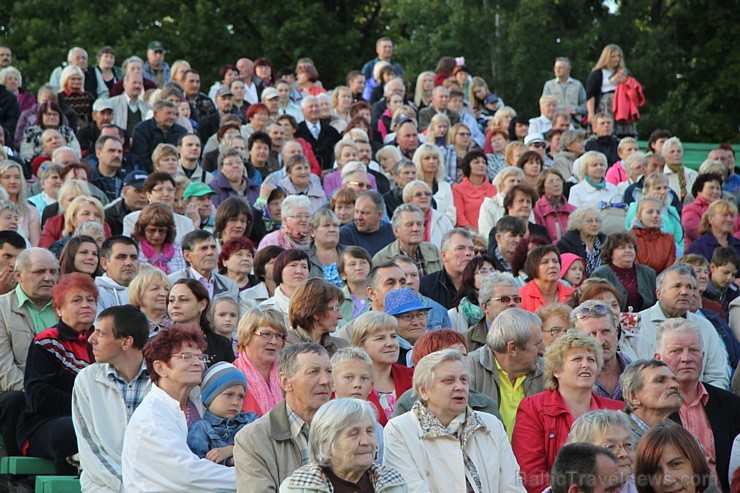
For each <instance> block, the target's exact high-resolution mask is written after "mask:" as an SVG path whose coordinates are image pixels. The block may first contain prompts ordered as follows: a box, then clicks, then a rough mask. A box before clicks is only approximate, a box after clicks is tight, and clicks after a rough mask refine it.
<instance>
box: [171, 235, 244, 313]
mask: <svg viewBox="0 0 740 493" xmlns="http://www.w3.org/2000/svg"><path fill="white" fill-rule="evenodd" d="M182 255H183V257H184V258H185V262H186V263H187V267H185V268H184V269H180V270H178V271H175V272H173V273H172V274H170V275H169V276H168V277H169V279H170V281H171V282H173V283H174V282H175V281H178V280H180V279H196V280H198V281H199V282H200V283H202V284H203V285H204V286H205V287H206V289H207V290H208V296H209V297H210V298H211V299H213V298H215V297H216V296H219V295H222V296H226V297H229V298H232V299H239V287H238V286H237V285H236V282H234V281H233V280H232V279H229V278H228V277H226V276H223V275H221V274H219V273H218V247H217V246H216V239H215V238H214V237H213V235H212V234H211V233H210V232H208V231H205V230H203V229H196V230H195V231H191V232H189V233H188V234H186V235H185V237H184V238H183V239H182Z"/></svg>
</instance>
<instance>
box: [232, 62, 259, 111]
mask: <svg viewBox="0 0 740 493" xmlns="http://www.w3.org/2000/svg"><path fill="white" fill-rule="evenodd" d="M236 68H237V69H238V70H239V78H240V79H241V80H243V81H244V100H245V101H246V102H248V103H249V104H255V103H259V102H260V98H259V97H260V92H261V87H260V86H259V82H260V81H259V80H258V79H257V78H256V77H255V76H254V62H253V61H252V60H250V59H249V58H240V59H239V60H237V61H236Z"/></svg>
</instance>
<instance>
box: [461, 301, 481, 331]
mask: <svg viewBox="0 0 740 493" xmlns="http://www.w3.org/2000/svg"><path fill="white" fill-rule="evenodd" d="M458 307H459V308H460V311H461V312H462V314H463V317H465V321H466V323H467V324H468V327H472V326H473V325H475V324H477V323H478V322H480V321H481V319H482V318H483V310H482V309H481V307H479V306H478V305H474V304H473V303H471V302H470V300H469V299H468V297H467V296H466V297H464V298H463V299H461V300H460V304H459V305H458Z"/></svg>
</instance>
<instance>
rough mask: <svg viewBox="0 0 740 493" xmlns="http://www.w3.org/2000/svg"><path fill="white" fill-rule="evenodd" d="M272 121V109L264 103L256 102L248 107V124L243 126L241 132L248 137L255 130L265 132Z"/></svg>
mask: <svg viewBox="0 0 740 493" xmlns="http://www.w3.org/2000/svg"><path fill="white" fill-rule="evenodd" d="M269 122H270V110H269V109H267V106H265V105H264V104H262V103H255V104H253V105H250V106H249V108H247V124H246V125H243V126H242V129H241V132H242V135H243V136H244V138H245V139H248V138H249V137H250V136H251V135H252V134H253V133H255V132H265V129H266V128H267V124H268V123H269Z"/></svg>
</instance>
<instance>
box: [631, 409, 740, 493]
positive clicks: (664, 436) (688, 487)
mask: <svg viewBox="0 0 740 493" xmlns="http://www.w3.org/2000/svg"><path fill="white" fill-rule="evenodd" d="M635 483H636V484H637V491H638V492H639V493H669V492H673V491H687V492H690V493H703V492H705V491H717V486H716V485H715V484H714V482H713V481H712V472H711V469H710V468H709V464H708V463H707V458H706V454H705V453H704V450H703V449H702V447H701V445H700V444H699V441H698V440H697V439H696V437H695V436H693V435H692V434H691V433H689V432H688V431H687V430H686V428H684V427H683V426H681V425H679V424H676V423H674V422H672V421H664V422H662V423H658V424H656V425H655V426H653V427H652V428H650V429H649V430H648V431H647V432H646V433H645V434H644V435H643V436H642V438H641V439H640V444H639V445H638V447H637V457H636V459H635ZM723 489H724V488H723ZM733 489H734V488H733Z"/></svg>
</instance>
